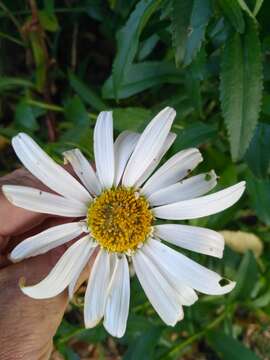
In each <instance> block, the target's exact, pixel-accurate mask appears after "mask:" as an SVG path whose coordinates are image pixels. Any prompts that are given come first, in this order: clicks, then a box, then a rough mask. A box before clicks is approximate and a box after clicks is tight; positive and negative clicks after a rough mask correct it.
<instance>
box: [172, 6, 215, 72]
mask: <svg viewBox="0 0 270 360" xmlns="http://www.w3.org/2000/svg"><path fill="white" fill-rule="evenodd" d="M211 15H212V8H211V2H210V0H182V1H179V0H173V1H172V40H173V46H174V48H175V62H176V65H177V66H179V65H180V64H183V65H189V64H190V63H191V62H192V60H193V59H194V57H195V56H196V54H197V53H198V51H199V50H200V48H201V44H202V42H203V40H204V37H205V30H206V26H207V24H208V22H209V20H210V17H211Z"/></svg>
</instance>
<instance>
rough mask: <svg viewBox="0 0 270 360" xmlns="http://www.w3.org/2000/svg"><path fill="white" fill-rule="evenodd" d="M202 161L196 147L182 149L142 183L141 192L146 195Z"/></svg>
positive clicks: (168, 183) (173, 181) (163, 186)
mask: <svg viewBox="0 0 270 360" xmlns="http://www.w3.org/2000/svg"><path fill="white" fill-rule="evenodd" d="M201 161H202V155H201V153H200V152H199V150H198V149H195V148H191V149H187V150H182V151H180V152H178V153H177V154H175V155H174V156H173V157H171V158H170V159H169V160H168V161H166V162H165V164H164V165H162V166H161V167H160V168H159V169H158V170H157V171H156V172H155V173H154V175H152V176H151V177H150V178H149V179H148V181H147V182H146V183H145V184H144V186H143V189H142V192H143V194H144V195H146V196H150V195H151V194H152V193H154V192H156V191H157V190H160V189H162V188H165V187H167V186H169V185H172V184H174V183H176V182H177V181H179V180H181V179H183V178H184V177H185V176H186V175H187V174H189V173H190V171H192V170H193V169H195V167H196V166H197V165H198V164H199V163H200V162H201Z"/></svg>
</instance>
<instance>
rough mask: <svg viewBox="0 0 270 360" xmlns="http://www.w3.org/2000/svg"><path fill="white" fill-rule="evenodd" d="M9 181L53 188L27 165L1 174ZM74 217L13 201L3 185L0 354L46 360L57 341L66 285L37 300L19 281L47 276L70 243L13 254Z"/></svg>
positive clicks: (15, 359) (14, 359)
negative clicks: (25, 255)
mask: <svg viewBox="0 0 270 360" xmlns="http://www.w3.org/2000/svg"><path fill="white" fill-rule="evenodd" d="M4 184H13V185H24V186H32V187H35V188H39V189H42V190H46V191H49V189H47V188H46V187H45V186H44V185H43V184H41V183H40V182H39V181H38V180H36V179H35V178H34V177H33V176H32V175H31V174H30V173H29V172H28V171H26V170H25V169H19V170H16V171H14V172H13V173H11V174H9V175H6V176H4V177H2V178H0V189H1V187H2V185H4ZM70 221H72V219H70V218H69V219H63V218H60V217H55V216H50V215H44V214H38V213H34V212H31V211H28V210H24V209H21V208H18V207H15V206H13V205H12V204H11V203H9V202H8V200H7V199H6V198H5V197H4V195H3V193H2V191H1V190H0V294H1V296H0V334H1V340H0V359H1V360H26V359H27V360H45V359H49V357H50V354H51V352H52V347H53V342H52V339H53V336H54V335H55V333H56V330H57V328H58V326H59V325H60V322H61V320H62V317H63V315H64V311H65V308H66V306H67V304H68V296H67V291H66V290H65V291H63V292H62V293H61V294H59V295H58V296H56V297H54V298H51V299H44V300H35V299H32V298H30V297H28V296H26V295H24V294H23V293H22V292H21V290H20V287H19V281H20V280H21V279H22V278H24V279H25V281H26V284H27V285H33V284H36V283H38V282H39V281H40V280H42V279H43V278H44V277H45V276H46V275H47V274H48V273H49V271H50V270H51V269H52V267H53V266H54V264H55V263H56V262H57V260H58V259H59V257H60V256H61V255H62V254H63V252H64V251H65V250H66V248H67V246H68V245H62V246H60V247H58V248H56V249H53V250H51V251H49V252H48V253H46V254H43V255H39V256H36V257H33V258H29V259H26V260H23V261H21V262H19V263H16V264H13V263H11V262H10V261H9V259H8V254H9V253H10V251H11V250H12V249H13V248H14V246H16V244H18V243H20V242H21V241H23V240H24V239H26V238H27V237H29V236H32V235H34V234H36V233H39V232H41V231H43V230H45V229H47V228H49V227H52V226H55V225H58V224H61V223H64V222H70ZM92 261H93V260H92V259H91V260H90V263H89V265H88V266H87V268H86V269H85V270H84V271H83V273H82V275H81V277H80V279H79V281H78V284H77V287H79V285H80V284H82V282H83V281H85V280H86V279H87V277H88V276H89V272H90V268H91V264H92Z"/></svg>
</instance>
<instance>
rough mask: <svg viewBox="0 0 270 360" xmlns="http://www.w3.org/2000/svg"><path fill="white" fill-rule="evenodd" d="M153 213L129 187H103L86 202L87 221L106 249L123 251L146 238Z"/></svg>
mask: <svg viewBox="0 0 270 360" xmlns="http://www.w3.org/2000/svg"><path fill="white" fill-rule="evenodd" d="M152 221H153V215H152V213H151V210H150V209H149V204H148V202H147V201H146V199H145V198H144V197H142V196H139V194H138V193H136V192H135V191H134V190H132V189H126V188H124V187H118V188H116V189H110V190H105V191H104V192H103V193H102V194H101V195H100V196H99V197H97V198H96V199H95V200H94V201H93V202H92V203H91V205H90V207H89V209H88V213H87V224H88V227H89V229H90V232H91V235H92V236H93V238H94V239H95V240H96V241H97V242H98V243H99V244H100V245H101V246H102V247H103V248H105V249H106V250H108V251H112V252H120V253H121V252H127V251H129V250H136V248H137V247H138V246H139V245H140V244H142V243H143V242H144V241H146V240H147V237H148V235H149V234H150V233H151V225H152Z"/></svg>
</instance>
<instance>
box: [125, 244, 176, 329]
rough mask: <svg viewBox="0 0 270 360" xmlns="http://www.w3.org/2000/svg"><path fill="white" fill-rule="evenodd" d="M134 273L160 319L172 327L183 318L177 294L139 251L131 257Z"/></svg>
mask: <svg viewBox="0 0 270 360" xmlns="http://www.w3.org/2000/svg"><path fill="white" fill-rule="evenodd" d="M132 261H133V265H134V269H135V272H136V274H137V276H138V279H139V281H140V283H141V285H142V288H143V290H144V292H145V294H146V296H147V297H148V299H149V301H150V302H151V304H152V305H153V307H154V309H155V310H156V312H157V313H158V314H159V316H160V317H161V319H162V320H163V321H164V322H165V323H166V324H167V325H171V326H174V325H175V324H176V323H177V321H179V320H181V319H182V318H183V308H182V306H181V302H180V300H179V296H178V293H177V291H176V289H174V288H173V287H172V286H171V284H170V283H169V282H168V280H167V279H166V278H165V277H164V276H163V275H162V273H161V272H160V270H159V268H158V267H156V266H155V264H153V262H152V261H151V260H150V259H149V258H148V257H147V256H146V255H145V254H144V253H143V252H142V251H140V250H138V251H137V252H136V253H135V254H134V255H133V256H132Z"/></svg>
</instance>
